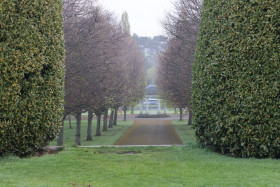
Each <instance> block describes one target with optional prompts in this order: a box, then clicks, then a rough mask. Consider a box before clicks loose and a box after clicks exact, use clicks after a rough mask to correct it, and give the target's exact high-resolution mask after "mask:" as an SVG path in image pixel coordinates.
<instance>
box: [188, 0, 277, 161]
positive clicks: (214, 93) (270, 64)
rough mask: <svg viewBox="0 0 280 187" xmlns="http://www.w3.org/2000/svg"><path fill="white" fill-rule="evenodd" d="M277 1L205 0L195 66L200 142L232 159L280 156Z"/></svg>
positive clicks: (196, 118)
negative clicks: (230, 156)
mask: <svg viewBox="0 0 280 187" xmlns="http://www.w3.org/2000/svg"><path fill="white" fill-rule="evenodd" d="M279 20H280V1H275V0H265V1H261V0H251V1H241V0H236V1H232V0H231V1H229V0H209V1H204V7H203V13H202V24H201V28H200V34H199V41H198V47H197V53H196V61H195V63H194V66H193V71H194V72H193V85H192V86H193V87H192V88H193V92H192V100H193V102H192V108H193V112H194V122H193V123H194V128H195V132H196V137H197V139H198V141H199V142H200V143H202V144H204V145H210V146H212V147H213V148H215V149H216V151H218V152H221V153H223V154H229V155H232V156H236V157H257V158H264V157H272V158H275V157H278V158H279V157H280V58H279V53H280V21H279Z"/></svg>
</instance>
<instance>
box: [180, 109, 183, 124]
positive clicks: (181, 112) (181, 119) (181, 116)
mask: <svg viewBox="0 0 280 187" xmlns="http://www.w3.org/2000/svg"><path fill="white" fill-rule="evenodd" d="M180 121H183V108H180Z"/></svg>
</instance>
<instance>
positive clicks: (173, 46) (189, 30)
mask: <svg viewBox="0 0 280 187" xmlns="http://www.w3.org/2000/svg"><path fill="white" fill-rule="evenodd" d="M202 3H203V1H202V0H177V1H176V2H175V3H174V7H175V10H174V11H173V12H170V13H168V14H167V16H166V18H165V20H164V21H163V22H162V25H163V27H164V29H165V31H166V33H167V35H168V36H169V42H168V44H167V47H166V50H165V51H164V52H163V53H162V54H161V56H160V58H159V67H158V78H157V84H158V86H159V91H160V95H161V97H162V98H164V99H165V100H167V101H168V102H169V103H172V104H173V105H175V106H176V107H179V108H180V120H182V112H183V108H185V107H188V108H189V109H190V115H189V125H191V122H192V120H191V119H192V112H191V102H190V101H191V81H192V78H191V77H192V73H191V71H192V62H193V61H194V54H195V49H196V42H197V36H198V30H199V24H200V14H201V9H202Z"/></svg>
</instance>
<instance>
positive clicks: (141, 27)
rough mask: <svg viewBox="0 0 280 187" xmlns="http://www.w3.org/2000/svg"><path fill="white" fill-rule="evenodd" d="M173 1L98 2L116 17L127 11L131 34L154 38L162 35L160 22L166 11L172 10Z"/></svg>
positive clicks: (119, 0) (109, 0) (132, 0)
mask: <svg viewBox="0 0 280 187" xmlns="http://www.w3.org/2000/svg"><path fill="white" fill-rule="evenodd" d="M172 2H173V0H99V3H100V4H102V5H103V7H105V8H106V9H108V10H111V11H114V12H115V13H116V14H117V15H118V17H120V16H121V14H122V12H124V11H127V13H128V16H129V21H130V25H131V33H136V34H138V35H139V36H155V35H160V34H164V31H163V29H162V27H161V24H160V21H161V20H163V19H164V17H165V13H166V11H168V10H170V9H172Z"/></svg>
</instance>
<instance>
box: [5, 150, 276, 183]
mask: <svg viewBox="0 0 280 187" xmlns="http://www.w3.org/2000/svg"><path fill="white" fill-rule="evenodd" d="M132 153H134V154H132ZM279 168H280V162H279V160H271V159H266V160H258V159H237V158H229V157H225V156H221V155H219V154H216V153H212V152H210V151H207V150H205V149H201V148H198V147H196V146H185V147H144V148H143V147H142V148H139V147H137V148H106V147H103V148H74V147H66V148H65V149H64V150H63V151H61V152H60V153H59V154H57V155H46V156H43V157H33V158H25V159H19V158H15V157H9V158H4V159H0V181H1V182H0V186H3V187H4V186H5V187H6V186H23V187H24V186H26V187H27V186H28V187H29V186H71V185H70V183H71V182H73V183H75V184H80V185H86V184H87V185H88V184H92V185H93V186H94V187H99V186H114V187H118V186H120V187H122V186H163V187H164V186H166V187H169V186H176V187H177V186H254V187H255V186H279V185H280V172H279Z"/></svg>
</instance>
